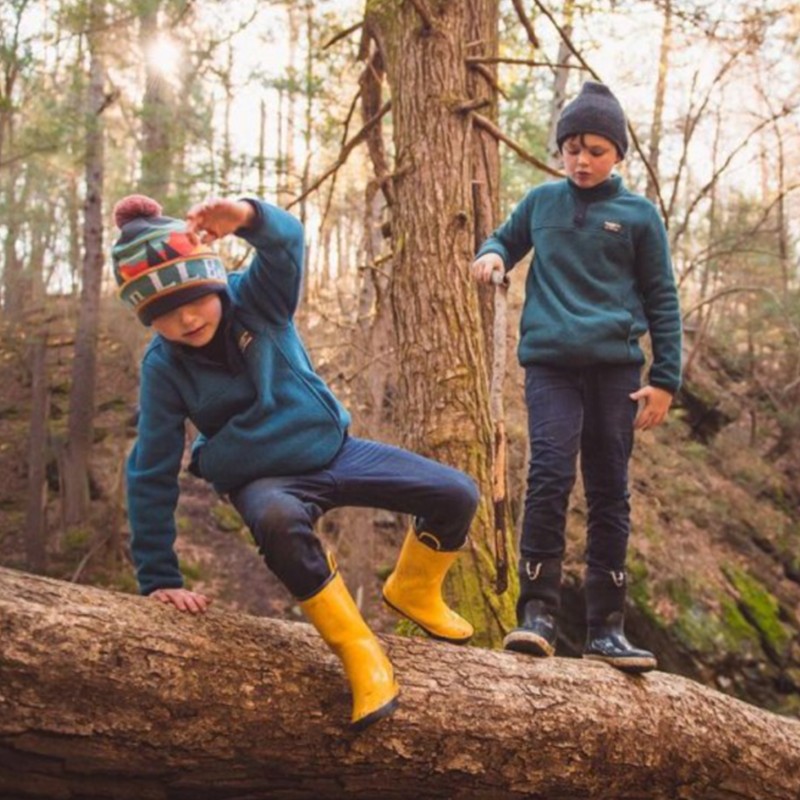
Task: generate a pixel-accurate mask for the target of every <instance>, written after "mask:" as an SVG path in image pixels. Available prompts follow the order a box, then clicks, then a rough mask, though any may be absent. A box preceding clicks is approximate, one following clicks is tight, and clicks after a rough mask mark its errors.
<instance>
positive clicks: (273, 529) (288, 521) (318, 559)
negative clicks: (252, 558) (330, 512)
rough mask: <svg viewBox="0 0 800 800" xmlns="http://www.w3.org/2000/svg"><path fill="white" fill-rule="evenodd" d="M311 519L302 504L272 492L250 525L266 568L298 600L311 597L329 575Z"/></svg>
mask: <svg viewBox="0 0 800 800" xmlns="http://www.w3.org/2000/svg"><path fill="white" fill-rule="evenodd" d="M314 518H315V515H314V514H313V513H312V512H311V510H310V509H309V508H308V507H307V506H306V504H304V503H302V502H301V501H300V500H298V499H297V498H295V497H292V496H291V495H286V494H281V493H279V492H276V493H274V494H273V495H271V496H266V497H265V498H264V505H263V507H262V509H261V514H260V516H259V518H258V521H257V522H256V524H255V525H254V526H253V538H254V539H255V540H256V543H257V544H258V549H259V551H260V552H261V555H262V556H263V558H264V561H265V562H266V564H267V566H268V567H269V568H270V569H271V570H272V571H273V572H274V573H275V575H277V576H278V578H279V579H280V580H281V581H282V582H283V583H284V584H285V586H286V587H287V588H288V589H289V591H290V592H291V593H292V594H293V595H294V596H295V597H297V598H299V599H303V598H304V597H309V596H311V595H312V594H314V593H315V592H316V591H317V590H318V589H319V588H321V587H322V586H323V585H324V584H325V582H326V581H327V580H328V578H330V575H331V572H332V571H331V567H330V564H329V562H328V559H327V557H326V555H325V551H324V549H323V547H322V544H321V542H320V541H319V539H318V538H317V536H316V534H315V533H314V527H313V526H314Z"/></svg>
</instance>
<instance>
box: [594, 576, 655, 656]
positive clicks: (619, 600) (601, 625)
mask: <svg viewBox="0 0 800 800" xmlns="http://www.w3.org/2000/svg"><path fill="white" fill-rule="evenodd" d="M626 584H627V581H626V578H625V573H624V572H610V571H608V570H602V569H594V568H592V567H590V568H589V569H588V570H587V571H586V622H587V633H586V647H585V648H584V650H583V657H584V658H591V659H594V660H595V661H605V662H606V663H607V664H611V666H612V667H616V668H617V669H620V670H622V671H623V672H648V671H649V670H651V669H655V668H656V666H657V662H656V657H655V656H654V655H653V654H652V653H651V652H650V651H649V650H643V649H641V648H639V647H634V646H633V645H632V644H631V643H630V642H629V641H628V640H627V638H626V637H625V631H624V622H625V592H626Z"/></svg>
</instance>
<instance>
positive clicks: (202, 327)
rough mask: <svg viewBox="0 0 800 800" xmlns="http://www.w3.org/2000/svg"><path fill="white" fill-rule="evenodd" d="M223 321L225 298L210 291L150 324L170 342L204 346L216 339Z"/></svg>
mask: <svg viewBox="0 0 800 800" xmlns="http://www.w3.org/2000/svg"><path fill="white" fill-rule="evenodd" d="M221 320H222V301H221V300H220V297H219V294H218V293H217V292H211V293H210V294H204V295H203V296H202V297H198V298H197V299H196V300H190V301H189V302H188V303H184V305H182V306H178V307H177V308H173V309H172V311H167V313H166V314H162V315H161V316H159V317H156V318H155V319H154V320H153V322H152V323H151V324H152V326H153V329H154V330H155V331H156V332H157V333H160V334H161V335H162V336H163V337H164V338H165V339H169V341H171V342H175V343H176V344H185V345H188V346H189V347H203V346H204V345H207V344H208V343H209V342H210V341H211V340H212V339H213V338H214V334H215V333H216V332H217V328H218V327H219V323H220V321H221Z"/></svg>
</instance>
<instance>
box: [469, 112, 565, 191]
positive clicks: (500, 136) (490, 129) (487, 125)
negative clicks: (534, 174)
mask: <svg viewBox="0 0 800 800" xmlns="http://www.w3.org/2000/svg"><path fill="white" fill-rule="evenodd" d="M472 119H473V121H474V122H475V124H476V125H479V126H480V127H481V128H483V129H484V130H485V131H486V132H487V133H490V134H491V135H492V136H494V138H495V139H497V140H498V141H500V142H503V144H505V145H506V146H507V147H510V148H511V149H512V150H513V151H514V152H515V153H516V154H517V155H518V156H519V157H520V158H521V159H523V160H524V161H527V162H528V163H529V164H533V166H534V167H537V168H538V169H540V170H542V172H546V173H547V174H548V175H553V176H554V177H556V178H563V177H564V173H563V172H561V171H559V170H557V169H553V167H551V166H549V165H548V164H545V162H544V161H541V160H540V159H538V158H536V156H534V155H531V154H530V153H529V152H528V151H527V150H526V149H525V148H524V147H522V145H520V144H518V143H517V142H515V141H514V140H513V139H511V138H510V137H508V136H506V135H505V134H504V133H503V131H501V130H500V128H498V127H497V125H495V124H494V123H493V122H492V121H491V120H489V119H487V118H486V117H484V116H482V115H481V114H473V115H472Z"/></svg>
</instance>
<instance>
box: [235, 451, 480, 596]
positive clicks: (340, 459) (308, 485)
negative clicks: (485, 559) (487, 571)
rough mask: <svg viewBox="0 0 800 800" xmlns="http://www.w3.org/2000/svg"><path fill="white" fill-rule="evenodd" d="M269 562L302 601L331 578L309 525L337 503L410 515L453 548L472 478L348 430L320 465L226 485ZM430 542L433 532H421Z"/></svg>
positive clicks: (472, 495)
mask: <svg viewBox="0 0 800 800" xmlns="http://www.w3.org/2000/svg"><path fill="white" fill-rule="evenodd" d="M230 498H231V502H232V503H233V505H234V506H235V507H236V509H237V510H238V511H239V513H240V514H241V515H242V518H243V519H244V521H245V523H246V524H247V526H248V527H249V528H250V530H251V532H252V534H253V538H254V539H255V541H256V543H257V544H258V547H259V551H260V552H261V555H262V556H263V557H264V560H265V561H266V563H267V566H268V567H269V568H270V569H271V570H272V571H273V572H274V573H275V574H276V575H277V576H278V578H280V580H281V581H282V582H283V583H284V584H285V585H286V587H287V588H288V589H289V591H290V592H291V593H292V594H293V595H294V596H295V597H297V598H298V599H300V600H303V599H306V598H309V597H312V596H313V595H315V594H316V593H317V592H318V591H319V590H320V589H321V588H322V587H323V586H324V585H325V584H326V583H327V581H328V580H329V578H330V577H331V568H330V565H329V563H328V559H327V558H326V555H325V552H324V550H323V547H322V544H321V542H320V541H319V539H318V538H317V536H316V535H315V533H314V524H315V523H316V521H317V520H318V519H319V518H320V517H321V516H322V515H323V514H324V513H325V512H326V511H330V510H331V509H332V508H338V507H340V506H365V507H366V506H369V507H372V508H385V509H387V510H389V511H397V512H400V513H406V514H411V515H413V516H414V517H415V518H416V519H415V527H416V530H417V532H419V533H422V532H425V533H428V534H432V535H433V536H434V537H436V540H437V541H438V543H439V548H440V549H441V550H457V549H458V548H459V547H461V545H463V544H464V541H465V540H466V538H467V532H468V531H469V526H470V523H471V522H472V518H473V516H474V515H475V511H476V509H477V507H478V499H479V496H478V489H477V487H476V485H475V482H474V481H473V480H472V478H470V477H468V476H467V475H465V474H464V473H463V472H459V471H458V470H456V469H453V468H452V467H448V466H445V465H444V464H439V463H438V462H436V461H431V460H430V459H428V458H423V457H422V456H420V455H417V454H415V453H410V452H408V451H407V450H401V449H400V448H398V447H392V446H390V445H386V444H381V443H380V442H372V441H368V440H366V439H356V438H353V437H348V438H347V439H346V440H345V443H344V444H343V445H342V448H341V450H340V451H339V452H338V453H337V454H336V457H335V458H334V459H333V461H331V463H330V464H328V465H327V466H326V467H325V468H324V469H321V470H317V471H315V472H307V473H304V474H302V475H290V476H282V477H279V478H261V479H260V480H256V481H253V482H252V483H249V484H247V485H246V486H243V487H242V488H240V489H237V490H236V491H234V492H231V495H230ZM424 542H425V544H428V545H430V544H432V541H431V538H430V537H429V536H426V537H425V538H424Z"/></svg>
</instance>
